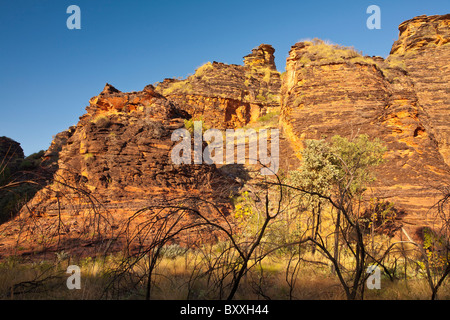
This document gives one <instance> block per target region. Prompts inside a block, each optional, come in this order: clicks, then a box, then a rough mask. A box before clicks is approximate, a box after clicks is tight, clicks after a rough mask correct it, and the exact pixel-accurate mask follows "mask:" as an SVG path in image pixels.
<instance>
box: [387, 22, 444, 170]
mask: <svg viewBox="0 0 450 320" xmlns="http://www.w3.org/2000/svg"><path fill="white" fill-rule="evenodd" d="M399 31H400V35H399V39H398V40H397V41H396V42H395V43H394V45H393V46H392V50H391V58H393V59H395V60H396V61H399V63H402V64H403V66H404V69H405V71H406V72H407V75H408V78H409V79H410V80H411V81H412V83H413V85H414V88H415V93H416V95H417V99H418V102H419V104H420V105H421V106H423V108H424V109H425V111H426V112H427V114H428V116H429V120H430V121H429V122H428V123H426V124H425V126H426V129H427V131H428V132H430V133H431V134H433V135H434V137H435V138H436V140H437V142H438V146H439V152H440V153H441V154H442V156H443V158H444V161H445V162H446V163H447V164H448V165H450V126H449V123H450V113H449V108H450V107H449V103H450V85H449V84H450V14H447V15H442V16H429V17H427V16H419V17H416V18H413V19H411V20H408V21H405V22H403V23H402V24H401V25H400V26H399Z"/></svg>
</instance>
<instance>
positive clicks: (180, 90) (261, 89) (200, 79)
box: [156, 44, 281, 129]
mask: <svg viewBox="0 0 450 320" xmlns="http://www.w3.org/2000/svg"><path fill="white" fill-rule="evenodd" d="M274 52H275V50H274V49H273V48H272V46H270V45H266V44H262V45H260V46H259V47H258V48H256V49H253V51H252V53H251V54H249V55H247V56H245V57H244V65H243V66H241V65H228V64H224V63H219V62H213V63H207V64H205V65H203V66H201V67H200V68H198V69H197V70H196V72H195V74H194V75H192V76H190V77H188V78H187V79H186V80H175V79H165V80H164V81H163V82H162V83H160V84H158V86H157V87H156V91H157V92H158V93H161V94H162V95H164V96H165V97H166V98H167V99H169V100H171V101H172V102H174V103H175V104H176V105H177V106H178V107H180V108H181V109H182V110H185V111H187V112H188V113H189V114H190V115H191V116H192V117H194V118H197V119H200V118H201V119H203V120H204V121H205V123H206V124H207V125H208V126H210V127H212V128H217V129H224V128H235V127H242V126H244V125H246V124H247V123H249V122H252V121H255V120H256V119H257V118H258V117H260V116H262V115H264V114H266V113H267V112H270V111H273V110H277V109H279V106H280V104H279V89H280V86H281V81H280V73H279V72H277V70H276V67H275V62H274Z"/></svg>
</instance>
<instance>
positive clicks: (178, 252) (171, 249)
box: [160, 243, 187, 259]
mask: <svg viewBox="0 0 450 320" xmlns="http://www.w3.org/2000/svg"><path fill="white" fill-rule="evenodd" d="M186 251H187V249H185V248H183V247H181V246H180V245H178V244H176V243H174V244H169V245H166V246H164V247H162V248H161V252H160V254H161V256H162V257H164V258H167V259H175V258H176V257H179V256H182V255H184V254H185V253H186Z"/></svg>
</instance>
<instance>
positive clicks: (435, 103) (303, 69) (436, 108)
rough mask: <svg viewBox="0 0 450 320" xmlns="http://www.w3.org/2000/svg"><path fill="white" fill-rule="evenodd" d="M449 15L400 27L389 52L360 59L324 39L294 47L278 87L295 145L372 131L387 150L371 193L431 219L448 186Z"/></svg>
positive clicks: (413, 218) (421, 219) (415, 217)
mask: <svg viewBox="0 0 450 320" xmlns="http://www.w3.org/2000/svg"><path fill="white" fill-rule="evenodd" d="M449 21H450V16H449V15H446V16H432V17H425V16H422V17H418V18H414V19H412V20H409V21H406V22H404V23H402V24H401V25H400V28H399V29H400V37H399V40H398V41H397V42H395V43H394V45H393V48H392V52H391V55H390V56H389V57H388V58H387V59H386V61H384V59H382V58H380V57H367V56H366V57H363V56H362V55H361V54H359V53H358V52H356V51H355V50H354V49H352V48H345V47H341V46H337V45H329V44H326V43H324V42H323V41H320V40H314V41H309V42H300V43H297V44H296V45H294V46H293V47H292V48H291V51H290V53H289V57H288V59H287V63H286V74H285V76H284V77H283V85H282V89H281V97H282V107H281V110H282V111H281V120H280V126H281V128H282V130H283V132H284V134H285V136H286V137H287V138H288V140H289V141H290V143H291V146H292V147H293V149H294V150H296V151H299V150H301V148H302V146H303V144H302V141H303V140H304V139H320V138H323V137H327V138H331V137H332V136H333V135H336V134H339V135H341V136H346V137H352V136H355V135H357V134H362V133H365V134H368V135H369V136H370V137H371V138H375V137H378V138H380V139H381V140H382V141H383V142H384V143H385V145H386V146H387V148H388V152H387V154H386V156H385V158H386V163H385V164H384V165H383V166H382V167H381V168H379V170H378V181H377V188H376V189H375V190H374V191H373V192H374V196H378V197H387V198H388V200H390V201H393V202H394V203H395V204H396V205H397V206H398V207H400V208H402V209H404V210H406V212H408V213H409V215H408V216H407V218H405V220H404V222H405V223H408V222H409V223H413V224H415V225H416V226H417V227H419V226H420V225H424V224H426V214H427V211H428V209H429V208H430V207H431V206H432V205H433V204H434V203H435V201H436V198H435V197H436V196H437V195H438V192H437V191H436V189H435V188H436V187H438V186H442V185H445V184H448V183H449V181H450V180H449V178H450V174H449V173H450V170H449V166H448V139H449V132H448V130H449V128H450V127H449V125H448V124H449V120H450V118H449V117H450V107H449V105H448V102H449V101H450V99H449V91H450V89H449V83H450V79H449V77H448V74H449V72H448V71H449V70H448V69H449V67H450V64H449V61H450V59H449V58H450V57H449V52H450V50H449V49H450V48H449V47H448V41H449V32H450V28H449Z"/></svg>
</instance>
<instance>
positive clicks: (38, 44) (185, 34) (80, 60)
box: [0, 0, 450, 155]
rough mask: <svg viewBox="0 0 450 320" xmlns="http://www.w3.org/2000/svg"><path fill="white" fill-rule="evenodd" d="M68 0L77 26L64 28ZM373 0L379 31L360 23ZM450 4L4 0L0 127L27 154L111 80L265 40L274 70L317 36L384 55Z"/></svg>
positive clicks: (146, 75)
mask: <svg viewBox="0 0 450 320" xmlns="http://www.w3.org/2000/svg"><path fill="white" fill-rule="evenodd" d="M72 4H74V5H78V6H79V7H80V9H81V30H69V29H67V27H66V20H67V18H69V16H70V14H67V13H66V10H67V7H68V6H70V5H72ZM372 4H375V5H378V6H379V7H380V8H381V30H369V29H367V27H366V20H367V18H368V17H369V14H367V13H366V9H367V7H368V6H369V5H372ZM449 12H450V1H449V0H428V1H415V0H409V1H404V0H396V1H385V0H371V1H366V0H352V1H321V0H316V1H300V0H297V1H287V0H275V1H274V0H273V1H264V0H263V1H245V0H240V1H236V0H227V1H214V0H209V1H195V0H190V1H150V0H148V1H137V0H129V1H119V0H116V1H112V0H95V1H94V0H70V1H66V0H28V1H25V0H14V1H7V0H0V108H1V112H0V136H8V137H10V138H12V139H14V140H16V141H18V142H20V143H21V145H22V147H23V149H24V152H25V154H26V155H29V154H31V153H33V152H37V151H39V150H41V149H47V148H48V147H49V145H50V143H51V140H52V136H53V135H55V134H56V133H58V132H61V131H63V130H65V129H67V128H68V127H69V126H71V125H75V124H76V123H77V122H78V118H79V117H80V116H81V115H82V114H83V113H85V107H86V106H87V105H88V100H89V99H90V98H91V97H93V96H95V95H97V94H98V93H99V92H100V91H101V90H102V89H103V87H104V85H105V83H107V82H108V83H111V84H112V85H114V86H115V87H116V88H118V89H119V90H121V91H125V92H126V91H139V90H142V89H143V88H144V87H145V86H146V85H147V84H152V83H155V82H158V81H162V80H163V79H164V78H171V77H182V78H185V77H186V76H188V75H189V74H191V73H193V72H194V70H195V69H196V68H197V67H199V66H200V65H202V64H203V63H205V62H207V61H220V62H225V63H234V64H242V57H243V56H245V55H247V54H248V53H250V51H251V49H252V48H254V47H257V46H258V45H259V44H261V43H268V44H271V45H273V46H274V48H275V49H276V52H275V56H276V64H277V68H278V70H280V71H283V70H284V68H285V63H286V57H287V55H288V52H289V49H290V47H291V46H292V45H294V44H295V43H296V42H298V41H299V40H302V39H308V38H314V37H318V38H321V39H324V40H330V41H332V42H334V43H338V44H341V45H346V46H353V47H355V48H356V49H357V50H360V51H362V52H363V53H364V54H367V55H379V56H383V57H386V56H387V55H388V54H389V51H390V48H391V46H392V43H393V42H394V41H395V40H396V39H397V37H398V25H399V24H400V23H401V22H403V21H405V20H408V19H410V18H413V17H414V16H418V15H422V14H426V15H433V14H446V13H449Z"/></svg>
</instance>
